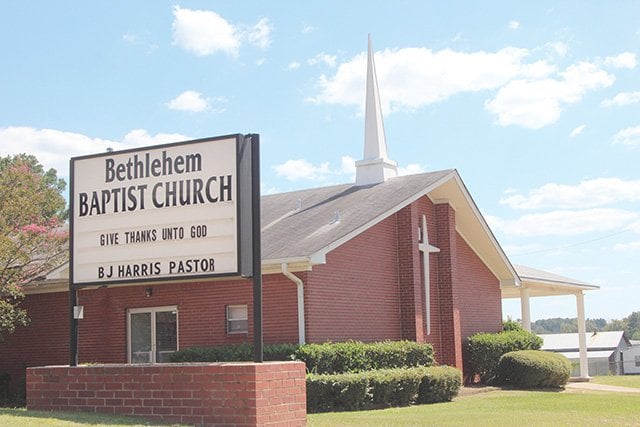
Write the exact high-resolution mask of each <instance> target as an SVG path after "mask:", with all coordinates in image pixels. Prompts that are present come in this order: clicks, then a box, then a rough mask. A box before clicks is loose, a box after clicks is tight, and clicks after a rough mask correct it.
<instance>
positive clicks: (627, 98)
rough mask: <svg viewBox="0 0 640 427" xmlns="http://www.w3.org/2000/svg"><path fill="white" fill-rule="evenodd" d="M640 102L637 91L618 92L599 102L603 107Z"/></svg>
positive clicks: (639, 94) (639, 93)
mask: <svg viewBox="0 0 640 427" xmlns="http://www.w3.org/2000/svg"><path fill="white" fill-rule="evenodd" d="M638 103H640V91H639V92H620V93H619V94H617V95H616V96H614V97H613V98H608V99H605V100H603V101H602V102H601V103H600V104H601V105H602V106H604V107H621V106H624V105H631V104H638Z"/></svg>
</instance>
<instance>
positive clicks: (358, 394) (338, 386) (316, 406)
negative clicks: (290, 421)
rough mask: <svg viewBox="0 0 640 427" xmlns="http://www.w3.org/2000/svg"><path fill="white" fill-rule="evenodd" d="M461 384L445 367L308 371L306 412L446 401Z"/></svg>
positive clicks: (453, 371) (455, 371)
mask: <svg viewBox="0 0 640 427" xmlns="http://www.w3.org/2000/svg"><path fill="white" fill-rule="evenodd" d="M461 385H462V373H461V372H460V371H459V370H458V369H456V368H451V367H448V366H436V367H416V368H396V369H383V370H377V371H368V372H359V373H350V374H322V375H315V374H308V375H307V411H308V412H309V413H313V412H328V411H353V410H359V409H373V408H382V407H390V406H407V405H411V404H413V403H436V402H448V401H450V400H451V399H453V398H454V397H455V396H456V395H457V394H458V391H459V390H460V386H461Z"/></svg>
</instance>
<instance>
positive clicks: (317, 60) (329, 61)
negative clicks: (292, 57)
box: [307, 52, 338, 68]
mask: <svg viewBox="0 0 640 427" xmlns="http://www.w3.org/2000/svg"><path fill="white" fill-rule="evenodd" d="M337 59H338V57H337V56H336V55H329V54H327V53H324V52H322V53H319V54H317V55H316V56H314V57H313V58H310V59H308V60H307V64H309V65H317V64H325V65H328V66H329V67H331V68H334V67H335V66H336V60H337Z"/></svg>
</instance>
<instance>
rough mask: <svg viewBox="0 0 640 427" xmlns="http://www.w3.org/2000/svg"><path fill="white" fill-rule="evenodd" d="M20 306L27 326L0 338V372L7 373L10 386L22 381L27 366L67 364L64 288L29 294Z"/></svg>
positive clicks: (66, 316)
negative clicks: (2, 339)
mask: <svg viewBox="0 0 640 427" xmlns="http://www.w3.org/2000/svg"><path fill="white" fill-rule="evenodd" d="M22 307H23V308H25V309H26V310H27V313H28V314H29V317H30V318H31V324H30V325H29V326H26V327H25V326H18V327H17V328H16V331H15V333H13V334H11V335H6V336H5V337H4V341H3V342H0V373H2V372H8V373H9V375H11V383H12V385H13V386H16V385H17V384H20V383H24V377H25V369H26V368H27V367H28V366H42V365H66V364H69V296H68V294H67V293H66V292H56V293H50V294H38V295H29V296H27V297H26V298H25V299H24V300H23V302H22Z"/></svg>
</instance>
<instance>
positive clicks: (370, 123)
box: [356, 35, 398, 185]
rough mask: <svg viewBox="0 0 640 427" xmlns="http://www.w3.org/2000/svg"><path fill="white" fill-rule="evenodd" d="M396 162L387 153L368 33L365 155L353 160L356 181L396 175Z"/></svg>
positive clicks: (364, 182) (368, 181)
mask: <svg viewBox="0 0 640 427" xmlns="http://www.w3.org/2000/svg"><path fill="white" fill-rule="evenodd" d="M397 167H398V165H397V164H396V162H394V161H393V160H389V158H388V157H387V141H386V138H385V135H384V123H383V121H382V108H381V107H380V95H379V93H378V78H377V76H376V66H375V63H374V61H373V46H372V44H371V35H369V50H368V54H367V96H366V104H365V119H364V158H363V159H362V160H359V161H357V162H356V185H367V184H378V183H380V182H385V181H386V180H387V179H388V178H393V177H396V176H398V170H397Z"/></svg>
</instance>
